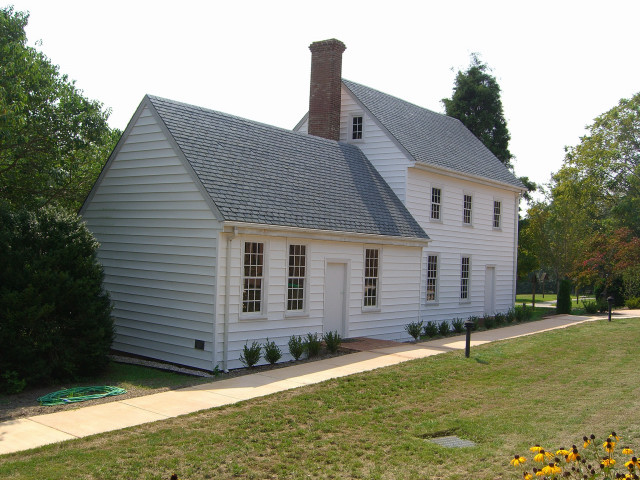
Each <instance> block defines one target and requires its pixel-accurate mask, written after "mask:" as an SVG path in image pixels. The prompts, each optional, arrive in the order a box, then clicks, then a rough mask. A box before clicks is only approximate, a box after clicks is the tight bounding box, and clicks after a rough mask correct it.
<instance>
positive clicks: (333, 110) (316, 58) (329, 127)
mask: <svg viewBox="0 0 640 480" xmlns="http://www.w3.org/2000/svg"><path fill="white" fill-rule="evenodd" d="M346 48H347V47H346V46H345V44H344V43H342V42H341V41H340V40H336V39H335V38H332V39H330V40H322V41H320V42H313V43H312V44H311V45H309V50H311V89H310V93H309V127H308V132H309V134H311V135H316V136H318V137H324V138H328V139H329V140H340V104H341V98H340V97H341V86H342V52H344V51H345V49H346Z"/></svg>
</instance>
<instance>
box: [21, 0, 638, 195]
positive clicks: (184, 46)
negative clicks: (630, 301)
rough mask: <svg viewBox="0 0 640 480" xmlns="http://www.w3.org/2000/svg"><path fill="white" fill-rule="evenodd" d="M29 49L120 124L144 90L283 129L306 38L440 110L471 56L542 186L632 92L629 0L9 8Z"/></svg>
mask: <svg viewBox="0 0 640 480" xmlns="http://www.w3.org/2000/svg"><path fill="white" fill-rule="evenodd" d="M12 4H13V5H14V6H15V9H16V10H19V11H29V12H30V14H31V16H30V20H29V26H28V27H27V35H28V38H29V44H30V45H34V43H35V42H36V41H37V40H42V45H41V46H38V47H37V48H38V49H40V50H41V51H43V52H44V53H45V54H46V55H47V56H48V57H49V58H50V59H51V60H52V62H53V63H54V64H57V65H59V66H60V69H61V72H63V73H66V74H68V75H69V78H71V79H73V80H76V84H77V86H78V87H79V88H81V89H82V90H84V93H85V95H86V96H87V97H89V98H92V99H97V100H100V101H101V102H103V103H104V105H105V106H106V107H109V108H111V109H112V114H111V117H110V123H111V125H112V126H113V127H117V128H120V129H124V128H125V127H126V125H127V122H128V121H129V119H130V117H131V115H132V114H133V113H134V111H135V109H136V107H137V106H138V104H139V103H140V101H141V100H142V97H143V96H144V95H145V94H146V93H150V94H153V95H158V96H162V97H167V98H171V99H174V100H179V101H183V102H187V103H192V104H196V105H200V106H203V107H207V108H211V109H214V110H219V111H222V112H226V113H231V114H234V115H238V116H241V117H245V118H249V119H252V120H257V121H260V122H264V123H268V124H271V125H276V126H279V127H284V128H293V127H294V126H295V125H296V123H297V122H298V121H299V120H300V118H301V117H302V116H303V115H304V114H305V113H306V111H307V108H308V95H309V71H310V60H311V54H310V52H309V49H308V46H309V44H310V43H312V42H313V41H316V40H325V39H328V38H337V39H339V40H342V41H343V42H344V43H345V44H346V46H347V50H346V51H345V53H344V56H343V70H342V73H343V77H345V78H347V79H350V80H353V81H355V82H358V83H362V84H364V85H367V86H369V87H372V88H375V89H377V90H381V91H383V92H386V93H389V94H391V95H395V96H397V97H400V98H402V99H405V100H408V101H410V102H413V103H415V104H417V105H420V106H423V107H426V108H429V109H431V110H434V111H437V112H443V111H444V109H443V106H442V103H441V101H440V100H441V99H442V98H444V97H450V96H451V93H452V87H453V82H454V77H455V73H456V72H457V71H458V70H460V69H462V70H464V69H466V68H467V66H468V64H469V55H470V54H471V53H472V52H479V53H480V55H481V59H482V60H483V61H485V62H486V63H487V64H488V65H489V66H490V67H491V68H492V71H493V75H494V76H495V77H496V78H497V80H498V83H499V85H500V87H501V89H502V103H503V106H504V113H505V117H506V119H507V122H508V127H509V130H510V132H511V137H512V138H511V144H510V149H511V152H512V153H513V154H515V155H516V158H517V160H516V162H515V171H516V174H517V175H527V176H529V177H530V178H531V179H533V180H534V181H536V182H538V183H546V182H548V180H549V177H550V174H551V173H552V172H553V171H557V170H558V168H560V166H561V165H562V160H563V158H564V146H565V145H575V144H577V143H578V142H579V138H580V136H581V135H583V134H584V133H585V130H584V127H585V126H586V125H587V124H590V123H591V122H592V120H593V119H594V118H595V117H596V116H598V115H599V114H601V113H604V112H605V111H607V110H609V109H610V108H612V107H613V106H615V105H616V104H617V103H618V101H619V100H620V99H621V98H629V97H630V96H632V95H633V94H634V93H636V92H638V91H640V61H639V51H640V49H639V48H638V47H640V41H639V40H638V32H639V27H638V21H639V20H640V1H638V0H627V1H616V0H607V1H606V2H605V1H604V0H599V1H585V0H583V1H563V0H554V1H546V0H543V1H537V2H526V3H525V2H518V1H513V0H512V1H491V0H487V1H484V2H478V1H477V0H476V1H450V2H444V1H438V2H430V1H423V2H417V1H416V2H409V1H402V0H395V1H385V2H382V1H377V0H375V1H373V0H368V1H359V2H357V1H347V0H339V1H334V0H324V1H315V2H307V1H303V0H297V1H290V2H289V1H278V0H273V1H265V0H263V1H250V0H245V1H242V2H231V1H225V2H222V1H207V2H205V1H190V0H182V1H180V2H166V1H162V0H155V1H137V0H128V1H121V0H110V1H108V2H107V1H87V0H84V1H65V0H15V1H14V2H12Z"/></svg>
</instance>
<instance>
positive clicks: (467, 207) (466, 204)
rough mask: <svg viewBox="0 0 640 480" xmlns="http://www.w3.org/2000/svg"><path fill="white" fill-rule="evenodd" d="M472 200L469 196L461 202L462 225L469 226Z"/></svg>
mask: <svg viewBox="0 0 640 480" xmlns="http://www.w3.org/2000/svg"><path fill="white" fill-rule="evenodd" d="M472 201H473V198H472V197H471V195H465V196H464V198H463V200H462V223H464V224H465V225H471V205H472Z"/></svg>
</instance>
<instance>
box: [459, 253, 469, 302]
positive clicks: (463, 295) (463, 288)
mask: <svg viewBox="0 0 640 480" xmlns="http://www.w3.org/2000/svg"><path fill="white" fill-rule="evenodd" d="M470 275H471V257H462V261H461V267H460V300H469V278H470Z"/></svg>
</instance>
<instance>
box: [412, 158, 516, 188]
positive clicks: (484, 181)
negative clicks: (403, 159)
mask: <svg viewBox="0 0 640 480" xmlns="http://www.w3.org/2000/svg"><path fill="white" fill-rule="evenodd" d="M412 168H416V169H418V170H423V171H425V172H430V173H436V174H439V175H445V176H447V177H453V178H458V179H460V180H467V181H469V182H474V183H479V184H481V185H487V186H489V187H495V188H501V189H504V190H510V191H512V192H516V193H520V194H522V193H524V192H526V189H524V188H521V187H516V186H515V185H511V184H509V183H504V182H499V181H497V180H491V179H489V178H485V177H481V176H479V175H473V174H471V173H461V172H458V171H456V170H450V169H448V168H444V167H434V166H433V165H428V164H426V163H423V162H415V163H414V165H413V167H412Z"/></svg>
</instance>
